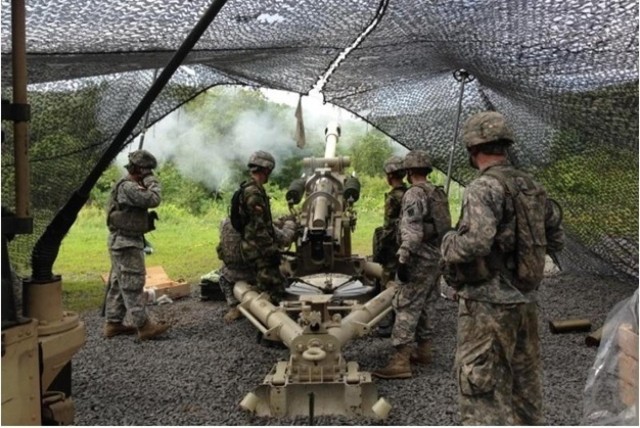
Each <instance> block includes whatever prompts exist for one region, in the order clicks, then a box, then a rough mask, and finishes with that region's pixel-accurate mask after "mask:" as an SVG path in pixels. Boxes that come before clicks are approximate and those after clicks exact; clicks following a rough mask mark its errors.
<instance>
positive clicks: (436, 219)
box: [414, 183, 451, 247]
mask: <svg viewBox="0 0 640 428" xmlns="http://www.w3.org/2000/svg"><path fill="white" fill-rule="evenodd" d="M414 186H416V187H419V188H421V189H422V190H424V193H425V196H426V198H425V200H426V201H427V214H426V215H425V216H424V218H423V219H422V228H423V230H422V232H423V233H422V242H425V243H432V244H434V245H435V246H436V247H440V243H441V242H442V238H443V237H444V234H445V233H447V232H448V231H449V230H451V214H450V213H449V201H448V200H447V195H446V194H445V193H444V190H443V189H442V187H440V186H434V185H433V184H430V183H418V184H415V185H414Z"/></svg>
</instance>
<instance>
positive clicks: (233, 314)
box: [223, 306, 242, 324]
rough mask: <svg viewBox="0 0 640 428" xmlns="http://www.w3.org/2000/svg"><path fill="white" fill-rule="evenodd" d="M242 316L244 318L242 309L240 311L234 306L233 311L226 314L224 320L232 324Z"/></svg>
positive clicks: (230, 310)
mask: <svg viewBox="0 0 640 428" xmlns="http://www.w3.org/2000/svg"><path fill="white" fill-rule="evenodd" d="M241 316H242V312H240V309H238V306H233V307H232V308H231V309H229V310H228V311H227V313H226V314H224V317H223V319H224V322H225V323H227V324H231V323H232V322H234V321H235V320H237V319H238V318H240V317H241Z"/></svg>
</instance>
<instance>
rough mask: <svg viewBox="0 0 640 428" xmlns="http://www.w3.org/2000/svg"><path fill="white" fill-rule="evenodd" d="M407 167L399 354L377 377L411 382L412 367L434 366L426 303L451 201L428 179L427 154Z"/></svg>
mask: <svg viewBox="0 0 640 428" xmlns="http://www.w3.org/2000/svg"><path fill="white" fill-rule="evenodd" d="M403 167H404V169H405V170H406V171H407V176H408V179H409V182H410V183H411V187H409V189H407V191H406V192H405V194H404V196H403V197H402V206H401V210H400V222H399V231H398V237H397V238H398V244H399V248H398V250H397V252H396V256H397V260H398V265H397V266H398V267H397V273H396V277H397V279H398V282H399V287H398V291H397V292H396V295H395V296H394V298H393V302H392V303H393V309H394V312H395V315H396V320H395V323H394V326H393V330H392V333H391V341H392V344H393V346H394V347H395V348H396V352H395V354H394V355H393V356H392V357H391V360H390V361H389V363H388V364H387V366H386V367H385V368H383V369H381V370H378V371H375V372H373V375H374V376H377V377H381V378H385V379H398V378H409V377H411V376H412V372H411V363H416V364H429V363H430V362H431V336H432V329H431V326H430V324H429V318H428V315H429V312H430V307H428V300H429V297H430V296H431V295H432V294H433V291H434V290H435V288H436V283H437V280H438V277H439V276H440V272H439V263H440V248H439V247H440V240H441V237H442V235H444V233H445V232H446V231H447V230H449V229H450V228H451V216H450V214H449V203H448V201H447V197H446V195H445V194H444V191H443V190H442V188H440V187H436V186H434V185H433V184H431V183H430V182H429V180H428V179H427V175H428V174H429V173H430V172H431V170H432V166H431V161H430V159H429V156H428V155H427V153H426V152H425V151H424V150H412V151H411V152H409V153H407V155H406V156H405V158H404V162H403ZM414 342H417V347H416V348H415V349H414V348H413V344H414Z"/></svg>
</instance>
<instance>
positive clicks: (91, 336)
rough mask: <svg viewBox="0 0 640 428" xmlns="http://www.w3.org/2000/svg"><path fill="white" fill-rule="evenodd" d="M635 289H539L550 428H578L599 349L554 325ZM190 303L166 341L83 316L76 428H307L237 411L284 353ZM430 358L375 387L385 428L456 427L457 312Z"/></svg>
mask: <svg viewBox="0 0 640 428" xmlns="http://www.w3.org/2000/svg"><path fill="white" fill-rule="evenodd" d="M636 287H637V284H634V283H633V282H632V283H621V282H619V281H617V280H615V279H611V278H598V277H594V276H585V275H580V274H575V273H566V272H562V273H560V274H557V275H554V276H551V277H549V278H546V279H545V281H544V282H543V285H542V287H541V304H540V306H541V311H540V332H541V337H542V354H543V359H544V368H545V372H544V373H545V378H544V393H545V406H546V417H547V422H548V424H550V425H576V424H579V423H580V420H581V418H582V392H583V389H584V386H585V382H586V378H587V373H588V369H589V368H590V366H591V365H592V364H593V361H594V359H595V356H596V352H597V348H589V347H587V346H585V344H584V339H585V336H586V334H587V333H573V334H555V335H554V334H551V333H550V331H549V326H548V323H549V321H550V320H560V319H572V318H587V319H589V320H590V321H591V322H592V325H593V329H594V330H595V329H596V328H598V327H600V326H601V325H602V323H603V322H604V320H605V318H606V316H607V313H608V312H609V310H610V309H611V308H612V307H613V306H614V305H615V304H616V303H617V302H619V301H621V300H623V299H625V298H627V297H629V296H631V295H632V294H633V292H634V291H635V289H636ZM199 295H200V289H199V287H198V286H193V287H192V293H191V297H187V298H184V299H180V300H178V301H176V302H174V303H173V304H170V305H162V306H155V307H152V308H151V311H152V313H153V316H154V317H156V318H162V319H166V320H171V321H172V322H174V326H173V328H172V329H171V330H170V332H169V334H168V335H167V337H166V338H164V339H161V340H156V341H149V342H138V341H137V340H134V339H133V337H131V336H119V337H115V338H112V339H104V338H102V337H101V331H102V330H101V329H102V323H103V321H104V319H103V318H102V317H100V315H99V313H98V311H90V312H87V313H84V314H83V315H82V318H83V320H84V322H85V323H86V327H87V343H86V345H85V346H84V347H83V348H82V349H81V350H80V351H79V352H78V354H77V355H76V356H75V357H74V359H73V385H72V388H73V396H74V401H75V404H76V419H75V422H76V424H78V425H306V424H308V422H309V421H308V418H307V417H299V418H295V419H291V418H282V419H276V418H258V417H252V416H251V415H249V414H246V413H243V412H241V411H239V410H238V403H239V402H240V401H241V400H242V398H243V397H244V396H245V394H247V393H248V392H250V391H252V390H253V389H254V388H255V387H257V386H258V385H259V384H260V383H261V382H262V380H263V378H264V376H265V375H266V374H267V373H268V371H269V370H270V369H271V368H272V366H273V365H274V364H275V363H276V361H278V360H284V359H286V358H287V357H288V352H287V350H285V349H275V348H267V347H265V346H263V345H260V344H258V343H257V341H256V337H257V330H256V329H255V328H254V327H253V326H252V325H251V324H250V323H249V322H248V321H247V320H245V319H242V320H241V321H238V322H235V323H234V324H232V325H229V326H227V325H225V324H224V323H223V321H222V316H223V315H224V313H225V312H226V309H227V308H226V305H225V303H224V302H217V301H200V299H199ZM434 306H435V314H434V317H433V319H434V328H435V331H436V332H437V336H436V338H435V339H434V351H435V358H434V362H433V364H431V365H430V366H428V367H424V368H418V369H417V370H416V372H415V373H414V377H413V378H412V379H408V380H376V381H375V382H376V385H377V388H378V394H379V395H380V396H381V397H385V398H386V399H387V400H388V401H389V402H391V404H392V405H393V408H392V410H391V413H390V414H389V417H388V419H387V420H386V421H385V422H384V423H385V424H389V425H458V424H459V419H458V415H457V404H456V385H455V383H454V379H453V375H452V363H453V357H454V349H455V329H456V305H455V303H453V302H451V301H448V300H445V299H442V298H437V300H436V303H435V305H434ZM391 352H392V347H391V344H390V341H389V339H383V338H379V337H364V338H360V339H356V340H354V341H352V342H351V343H349V344H348V345H347V346H346V349H345V350H344V354H345V358H346V359H347V361H351V360H356V361H358V363H359V364H360V369H361V370H365V371H373V370H375V369H377V368H379V367H382V366H383V365H384V364H385V363H386V361H387V358H388V357H389V356H390V354H391ZM314 422H315V424H317V425H345V424H346V425H379V424H380V422H379V421H374V420H367V419H349V418H346V417H342V416H317V417H316V418H315V420H314Z"/></svg>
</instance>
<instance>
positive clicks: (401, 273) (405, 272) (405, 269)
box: [396, 263, 411, 283]
mask: <svg viewBox="0 0 640 428" xmlns="http://www.w3.org/2000/svg"><path fill="white" fill-rule="evenodd" d="M396 276H397V277H398V281H400V282H404V283H407V282H409V281H410V280H411V275H410V274H409V265H407V264H405V263H400V264H398V270H397V271H396Z"/></svg>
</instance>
